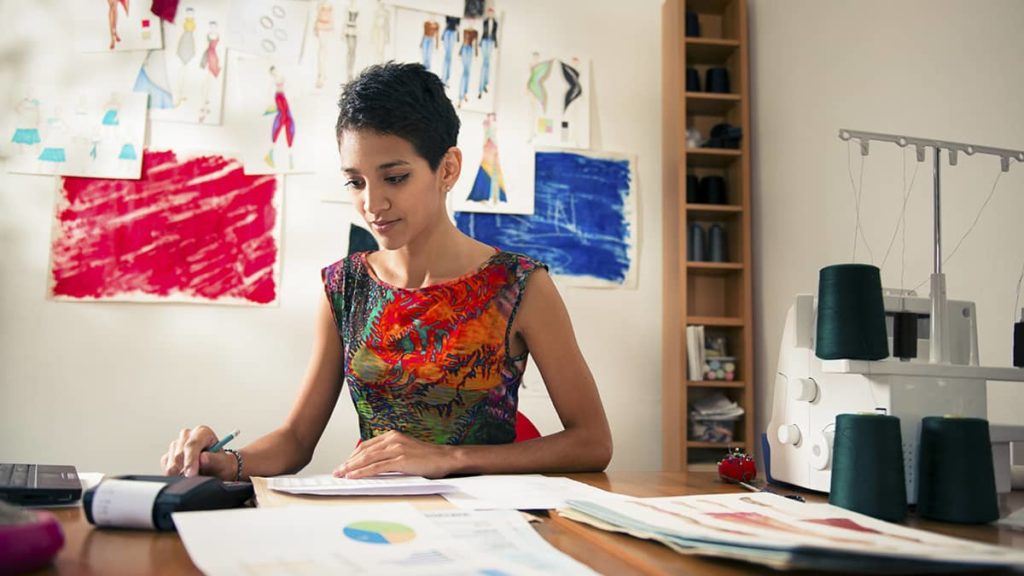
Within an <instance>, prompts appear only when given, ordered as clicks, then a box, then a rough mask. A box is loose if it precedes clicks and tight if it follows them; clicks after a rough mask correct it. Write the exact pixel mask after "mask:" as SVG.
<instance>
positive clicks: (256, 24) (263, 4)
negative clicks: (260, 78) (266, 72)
mask: <svg viewBox="0 0 1024 576" xmlns="http://www.w3.org/2000/svg"><path fill="white" fill-rule="evenodd" d="M309 7H310V5H309V3H308V2H301V1H299V0H232V2H231V20H230V21H229V22H228V27H227V31H226V34H225V41H226V42H227V46H228V48H231V49H232V50H239V51H241V52H245V53H247V54H249V55H251V56H260V57H263V58H268V59H270V60H273V61H274V62H277V63H279V64H285V65H288V66H293V65H295V64H298V63H299V57H300V56H301V55H302V43H303V41H304V39H303V35H304V34H305V31H306V19H307V17H308V16H309Z"/></svg>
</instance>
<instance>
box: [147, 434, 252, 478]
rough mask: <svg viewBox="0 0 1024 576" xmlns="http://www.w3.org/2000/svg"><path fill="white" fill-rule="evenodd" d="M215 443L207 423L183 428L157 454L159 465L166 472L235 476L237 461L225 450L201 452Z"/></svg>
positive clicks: (172, 473)
mask: <svg viewBox="0 0 1024 576" xmlns="http://www.w3.org/2000/svg"><path fill="white" fill-rule="evenodd" d="M216 443H217V435H216V434H214V432H213V430H212V429H211V428H210V427H209V426H196V427H195V428H192V429H191V430H190V429H188V428H182V429H181V432H180V433H179V434H178V437H177V438H176V439H175V440H174V441H173V442H171V444H170V446H169V447H168V448H167V453H166V454H164V455H163V456H161V457H160V468H161V469H163V471H164V474H166V475H167V476H177V475H179V474H180V475H182V476H196V475H203V476H214V477H217V478H220V479H221V480H234V479H235V474H236V473H237V472H238V461H237V460H235V457H234V456H232V455H231V454H228V453H226V452H216V453H214V452H203V450H205V449H207V448H209V447H210V446H213V445H214V444H216Z"/></svg>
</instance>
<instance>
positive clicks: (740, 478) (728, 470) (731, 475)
mask: <svg viewBox="0 0 1024 576" xmlns="http://www.w3.org/2000/svg"><path fill="white" fill-rule="evenodd" d="M718 477H719V478H721V479H722V480H725V481H726V482H750V481H751V480H753V479H754V478H756V477H757V465H756V464H755V463H754V459H753V458H751V457H750V456H748V455H747V454H746V453H744V452H743V451H742V450H740V449H739V448H737V449H735V450H733V451H731V452H729V454H728V455H727V456H726V457H725V458H722V459H721V460H719V461H718Z"/></svg>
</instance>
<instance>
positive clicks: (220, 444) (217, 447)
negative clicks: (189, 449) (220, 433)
mask: <svg viewBox="0 0 1024 576" xmlns="http://www.w3.org/2000/svg"><path fill="white" fill-rule="evenodd" d="M239 434H241V432H239V431H238V428H235V429H234V430H233V431H232V432H231V434H228V435H227V436H225V437H223V438H221V439H220V441H219V442H217V443H216V444H214V445H213V446H210V447H209V448H207V449H206V451H207V452H220V449H221V448H223V447H225V446H227V444H228V442H231V441H232V440H234V439H235V437H236V436H238V435H239Z"/></svg>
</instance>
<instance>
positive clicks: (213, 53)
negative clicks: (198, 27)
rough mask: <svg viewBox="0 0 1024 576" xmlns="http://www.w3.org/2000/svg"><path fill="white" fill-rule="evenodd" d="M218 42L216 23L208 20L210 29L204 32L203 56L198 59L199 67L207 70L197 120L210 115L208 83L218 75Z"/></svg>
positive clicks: (204, 119)
mask: <svg viewBox="0 0 1024 576" xmlns="http://www.w3.org/2000/svg"><path fill="white" fill-rule="evenodd" d="M218 44H220V33H219V32H218V31H217V23H216V22H210V31H209V32H207V34H206V49H205V50H203V57H202V58H201V59H200V60H199V67H200V68H202V69H203V70H205V71H206V72H207V74H204V75H203V84H202V86H203V88H202V91H203V92H202V98H203V106H202V107H201V108H200V109H199V121H200V122H205V121H206V117H207V116H209V115H210V111H211V110H210V87H211V86H210V85H211V84H212V83H213V81H214V80H215V79H217V78H219V77H220V71H221V67H220V56H218V55H217V45H218Z"/></svg>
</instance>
